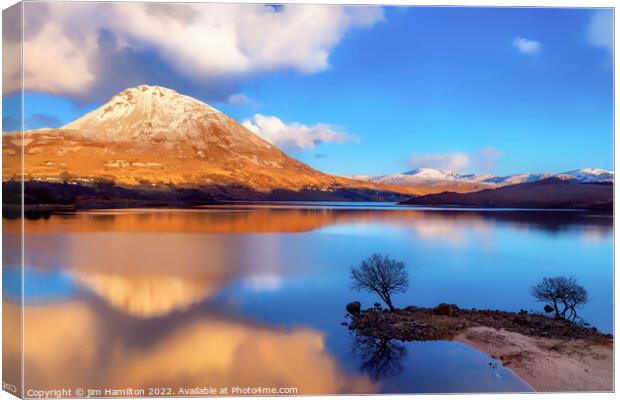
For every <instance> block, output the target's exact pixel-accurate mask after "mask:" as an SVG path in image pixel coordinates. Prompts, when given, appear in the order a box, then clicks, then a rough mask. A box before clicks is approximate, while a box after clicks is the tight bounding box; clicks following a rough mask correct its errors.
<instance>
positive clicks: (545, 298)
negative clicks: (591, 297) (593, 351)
mask: <svg viewBox="0 0 620 400" xmlns="http://www.w3.org/2000/svg"><path fill="white" fill-rule="evenodd" d="M530 293H531V295H532V296H534V297H535V298H536V299H537V300H538V301H541V302H543V303H547V304H548V305H549V306H550V308H551V311H552V312H554V313H555V316H556V317H559V318H564V319H566V320H569V321H573V322H574V321H575V319H576V318H577V308H578V307H580V306H581V305H583V304H585V303H587V302H588V292H587V291H586V289H585V288H584V287H583V286H581V285H579V284H578V283H577V280H576V279H575V278H573V277H572V276H571V277H569V278H566V277H564V276H558V277H555V278H543V280H542V281H541V282H540V283H538V284H537V285H535V286H533V287H532V288H531V289H530Z"/></svg>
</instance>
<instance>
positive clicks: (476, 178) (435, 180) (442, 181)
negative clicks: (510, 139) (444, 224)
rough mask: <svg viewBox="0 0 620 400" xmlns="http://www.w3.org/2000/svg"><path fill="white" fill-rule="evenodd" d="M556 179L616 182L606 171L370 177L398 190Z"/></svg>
mask: <svg viewBox="0 0 620 400" xmlns="http://www.w3.org/2000/svg"><path fill="white" fill-rule="evenodd" d="M551 177H556V178H560V179H564V180H575V181H577V182H583V183H609V182H613V179H614V173H613V171H607V170H604V169H593V168H584V169H579V170H574V171H568V172H563V173H560V174H551V173H536V174H528V173H523V174H515V175H508V176H494V175H490V174H459V173H457V172H453V171H448V170H438V169H433V168H419V169H415V170H412V171H408V172H404V173H400V174H390V175H382V176H376V177H369V178H367V179H368V180H370V181H372V182H378V183H384V184H389V185H395V186H418V185H429V186H437V185H439V186H444V187H449V186H450V185H457V186H458V185H464V184H476V185H477V188H484V187H489V188H491V187H499V186H507V185H515V184H518V183H528V182H536V181H539V180H542V179H546V178H551Z"/></svg>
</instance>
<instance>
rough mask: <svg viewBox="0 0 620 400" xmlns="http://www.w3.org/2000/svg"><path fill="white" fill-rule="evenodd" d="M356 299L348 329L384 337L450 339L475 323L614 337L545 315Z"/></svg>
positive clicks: (542, 333)
mask: <svg viewBox="0 0 620 400" xmlns="http://www.w3.org/2000/svg"><path fill="white" fill-rule="evenodd" d="M354 304H355V303H351V304H349V306H347V311H349V314H350V315H351V321H350V323H349V324H348V326H349V329H350V330H353V331H356V332H358V333H360V334H362V335H364V336H372V337H377V338H382V339H397V340H402V341H412V340H419V341H423V340H451V339H454V338H455V337H456V336H458V335H459V334H460V333H461V332H463V331H464V330H466V329H468V328H473V327H479V326H482V327H489V328H495V329H505V330H508V331H512V332H516V333H520V334H522V335H526V336H537V337H546V338H552V339H564V340H568V339H588V340H595V341H600V342H606V341H611V340H612V339H613V337H612V336H611V335H609V334H605V333H601V332H599V331H598V330H597V329H596V328H594V327H587V326H580V325H576V324H573V323H571V322H568V321H565V320H563V319H556V318H550V317H547V316H545V315H541V314H535V313H528V312H527V311H521V312H519V313H514V312H508V311H500V310H477V309H462V308H459V307H458V306H456V305H454V304H445V303H442V304H439V305H438V306H436V307H434V308H424V307H414V306H409V307H406V308H403V309H398V310H395V311H393V312H389V311H387V310H383V309H380V308H369V309H367V310H362V309H361V307H360V308H357V306H356V305H354Z"/></svg>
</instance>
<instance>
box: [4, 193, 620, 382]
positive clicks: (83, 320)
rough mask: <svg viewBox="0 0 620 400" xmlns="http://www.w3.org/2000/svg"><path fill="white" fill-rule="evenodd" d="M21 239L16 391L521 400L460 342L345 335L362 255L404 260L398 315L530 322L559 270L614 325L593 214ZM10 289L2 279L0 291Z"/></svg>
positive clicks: (45, 231)
mask: <svg viewBox="0 0 620 400" xmlns="http://www.w3.org/2000/svg"><path fill="white" fill-rule="evenodd" d="M4 223H5V225H7V226H8V227H9V230H11V228H12V229H13V231H14V233H13V234H8V235H7V234H6V233H5V240H9V241H10V240H11V237H12V236H11V235H13V237H17V235H18V233H17V232H18V223H17V221H11V220H5V221H4ZM5 232H6V228H5ZM25 233H26V242H25V245H26V259H25V262H26V265H27V269H26V271H25V285H24V286H25V302H26V304H27V305H26V310H25V315H24V318H25V319H24V329H25V338H24V340H25V372H26V387H28V388H37V389H53V388H62V387H82V388H108V387H114V388H128V387H131V388H148V387H163V388H171V389H172V391H173V392H172V394H175V393H176V391H177V389H178V388H181V387H183V388H191V387H197V386H211V387H215V388H220V387H234V386H241V387H246V386H250V387H296V388H297V389H298V391H299V393H300V394H314V393H376V392H401V393H409V392H411V393H414V392H415V393H424V392H486V391H493V392H495V391H527V390H529V388H528V386H526V385H525V384H524V383H522V382H521V381H520V380H519V379H518V378H517V377H515V376H514V375H513V374H512V373H511V372H510V371H509V370H507V369H505V368H503V367H501V366H499V367H497V368H494V367H492V366H491V365H489V363H492V362H493V361H494V360H492V359H490V358H489V357H488V356H486V355H485V354H483V353H481V352H478V351H476V350H474V349H471V348H468V347H466V346H464V345H462V344H460V343H456V342H450V341H436V342H413V343H402V342H398V341H392V342H387V343H386V342H380V341H376V340H371V339H364V338H361V339H360V338H356V337H355V336H354V335H352V334H350V333H349V331H348V329H347V327H346V326H343V325H342V322H344V321H346V318H345V311H344V307H345V305H346V304H347V303H348V302H350V301H353V300H360V301H361V302H362V304H363V305H364V306H365V307H369V306H371V305H372V304H373V303H374V302H375V301H376V299H374V298H373V297H372V296H370V295H367V294H364V293H357V292H354V291H352V290H351V289H350V277H349V270H350V268H351V267H352V266H356V265H357V264H358V263H359V262H360V261H361V260H362V259H364V258H366V257H367V256H369V255H370V254H371V253H373V252H381V253H386V254H389V255H390V256H391V257H393V258H396V259H399V260H402V261H404V262H405V263H406V265H407V268H408V271H409V274H410V281H411V288H410V290H409V291H408V292H407V293H405V294H401V295H397V296H396V297H395V299H394V300H395V304H396V305H397V306H405V305H410V304H413V305H418V306H434V305H436V304H438V303H440V302H450V303H456V304H458V305H459V306H462V307H476V308H491V309H503V310H512V311H518V310H519V309H527V310H530V309H532V310H536V311H540V310H541V308H542V307H541V304H538V303H536V302H534V300H533V299H532V298H531V296H530V295H529V294H528V289H529V287H530V286H532V285H533V284H534V283H536V282H537V281H539V280H540V279H541V278H542V277H544V276H557V275H567V276H568V275H573V276H574V277H576V278H577V279H578V280H579V282H580V283H581V284H583V285H584V286H585V287H586V289H587V290H588V291H589V293H590V297H591V300H590V302H589V303H588V304H587V305H586V306H585V307H584V308H583V309H582V310H581V313H580V315H581V316H582V317H583V318H584V319H585V321H587V322H588V323H590V324H592V325H594V326H596V327H598V328H599V329H601V330H603V331H606V332H611V330H612V315H613V314H612V307H613V302H612V298H613V296H612V291H613V283H612V282H613V281H612V276H613V254H612V253H613V244H612V243H613V241H612V240H613V238H612V236H613V223H612V217H611V216H607V215H597V214H588V213H582V212H566V211H565V212H560V211H557V212H553V211H517V210H493V211H490V210H486V211H485V210H437V209H434V210H428V209H416V208H403V207H400V206H391V205H386V204H376V203H375V204H359V203H356V204H343V203H339V204H331V203H323V204H316V203H296V204H271V205H250V204H236V205H221V206H210V207H204V208H203V209H200V210H152V209H149V210H103V211H90V212H79V213H68V214H57V215H52V216H51V217H48V218H40V219H36V220H32V219H31V220H26V223H25ZM6 262H8V263H9V264H10V263H11V260H5V265H7V264H6ZM13 262H15V261H14V260H13ZM13 265H15V266H16V265H17V263H14V264H13ZM18 285H19V270H18V269H17V268H13V269H12V268H5V270H4V286H5V293H7V295H9V296H10V294H11V293H16V292H17V287H18ZM4 312H5V313H8V314H7V315H9V316H10V315H14V316H15V318H18V317H17V316H18V309H17V307H11V306H10V305H9V306H5V310H4ZM9 357H10V355H9Z"/></svg>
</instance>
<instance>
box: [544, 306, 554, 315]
mask: <svg viewBox="0 0 620 400" xmlns="http://www.w3.org/2000/svg"><path fill="white" fill-rule="evenodd" d="M544 310H545V312H546V313H550V312H553V307H551V306H550V305H549V304H545V308H544Z"/></svg>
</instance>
